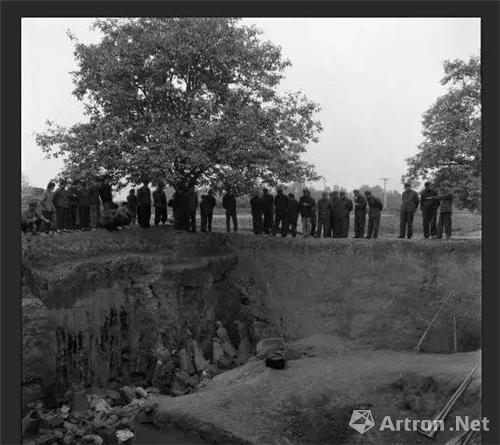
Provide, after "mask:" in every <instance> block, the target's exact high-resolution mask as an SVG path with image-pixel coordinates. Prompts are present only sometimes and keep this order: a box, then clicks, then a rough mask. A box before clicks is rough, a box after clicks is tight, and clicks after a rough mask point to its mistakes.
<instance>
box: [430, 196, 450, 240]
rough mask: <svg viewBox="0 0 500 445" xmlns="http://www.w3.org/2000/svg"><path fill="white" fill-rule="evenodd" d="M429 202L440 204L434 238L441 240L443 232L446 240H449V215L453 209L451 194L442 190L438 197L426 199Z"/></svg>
mask: <svg viewBox="0 0 500 445" xmlns="http://www.w3.org/2000/svg"><path fill="white" fill-rule="evenodd" d="M427 199H428V200H429V201H431V202H432V201H437V202H439V203H440V207H439V221H438V224H437V231H436V236H435V238H437V239H441V238H442V237H443V230H444V232H445V233H446V238H447V239H449V238H451V214H452V207H453V193H452V192H451V191H450V190H449V189H447V188H443V189H442V190H441V193H440V194H439V195H436V196H433V197H431V198H427Z"/></svg>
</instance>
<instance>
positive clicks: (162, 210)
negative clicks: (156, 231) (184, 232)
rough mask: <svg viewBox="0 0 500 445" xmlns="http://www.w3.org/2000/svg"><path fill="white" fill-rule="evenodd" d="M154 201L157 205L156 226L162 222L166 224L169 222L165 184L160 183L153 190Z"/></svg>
mask: <svg viewBox="0 0 500 445" xmlns="http://www.w3.org/2000/svg"><path fill="white" fill-rule="evenodd" d="M153 203H154V206H155V226H157V225H158V224H160V222H161V223H162V225H165V223H166V222H167V216H168V215H167V195H165V192H164V190H163V184H162V183H161V182H160V183H158V187H156V190H155V191H154V192H153Z"/></svg>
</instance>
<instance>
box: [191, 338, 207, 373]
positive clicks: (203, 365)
mask: <svg viewBox="0 0 500 445" xmlns="http://www.w3.org/2000/svg"><path fill="white" fill-rule="evenodd" d="M192 348H193V362H194V367H195V368H196V371H197V372H202V371H203V370H205V369H207V366H208V362H207V361H206V360H205V357H203V354H202V353H201V351H200V348H199V346H198V343H197V342H196V341H195V340H193V341H192Z"/></svg>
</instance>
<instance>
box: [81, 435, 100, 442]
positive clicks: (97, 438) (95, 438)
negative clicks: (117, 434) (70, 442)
mask: <svg viewBox="0 0 500 445" xmlns="http://www.w3.org/2000/svg"><path fill="white" fill-rule="evenodd" d="M82 441H83V443H89V444H93V445H102V444H103V443H104V440H103V439H102V437H101V436H98V435H97V434H87V435H86V436H83V438H82Z"/></svg>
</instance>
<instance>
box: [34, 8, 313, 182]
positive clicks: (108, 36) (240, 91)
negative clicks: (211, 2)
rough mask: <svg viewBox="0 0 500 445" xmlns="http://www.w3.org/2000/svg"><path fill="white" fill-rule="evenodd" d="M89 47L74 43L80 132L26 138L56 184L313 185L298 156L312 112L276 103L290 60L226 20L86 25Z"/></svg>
mask: <svg viewBox="0 0 500 445" xmlns="http://www.w3.org/2000/svg"><path fill="white" fill-rule="evenodd" d="M94 26H95V28H96V29H97V30H99V31H100V33H101V34H102V39H101V40H100V42H99V43H97V44H89V45H86V44H82V43H79V42H78V41H76V39H75V38H74V37H72V38H73V39H74V40H75V51H74V55H75V58H76V60H77V62H78V70H77V71H76V72H74V73H73V76H74V83H75V90H74V95H75V96H76V97H77V98H78V99H79V100H80V101H82V102H83V103H84V106H85V113H86V115H87V116H88V122H86V123H81V124H77V125H74V126H73V127H71V128H62V127H60V126H58V125H55V124H54V123H51V122H48V123H47V125H48V127H47V129H46V131H45V132H43V133H41V134H38V135H37V137H36V139H37V143H38V144H39V146H40V147H41V148H42V149H43V150H44V151H45V152H46V153H47V154H48V155H49V156H63V157H64V159H65V170H64V172H63V174H64V175H66V176H71V175H77V176H91V175H95V174H96V173H98V172H99V171H101V172H102V171H106V172H107V173H109V174H110V175H111V177H112V178H113V180H114V182H115V183H117V184H119V183H122V184H123V183H125V182H133V183H137V182H139V181H140V180H141V179H142V178H144V177H147V178H149V179H151V180H153V181H159V180H163V181H165V182H167V183H169V184H171V185H172V186H175V187H187V186H194V185H211V186H216V187H217V186H225V185H231V186H233V187H235V188H236V189H238V190H239V191H241V192H243V191H248V190H249V189H250V188H251V187H253V186H254V185H255V184H256V183H258V182H265V183H268V184H271V185H274V184H276V183H278V182H288V181H293V180H302V179H307V180H316V179H317V174H316V173H315V171H314V167H313V166H312V165H311V164H309V163H307V162H304V161H303V160H302V158H301V156H302V154H303V153H304V152H305V150H306V147H307V146H308V144H309V143H311V142H317V136H318V133H319V131H321V125H320V123H319V122H318V121H317V120H316V119H315V114H316V113H317V112H318V111H319V107H318V105H317V104H315V103H313V102H311V101H310V100H308V99H307V98H306V97H305V96H304V95H303V94H302V93H300V92H290V93H286V94H279V92H278V86H279V83H280V81H281V79H282V78H283V75H284V74H283V73H284V70H285V68H287V67H288V66H289V65H290V62H289V61H288V60H286V59H284V58H283V56H282V54H281V50H280V48H279V47H277V46H275V45H273V44H272V43H270V42H267V41H263V40H262V39H261V38H260V35H261V31H259V30H258V29H257V28H255V27H250V26H244V25H243V24H242V23H241V22H240V21H238V20H237V19H231V18H139V19H107V20H98V21H96V23H95V25H94Z"/></svg>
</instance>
